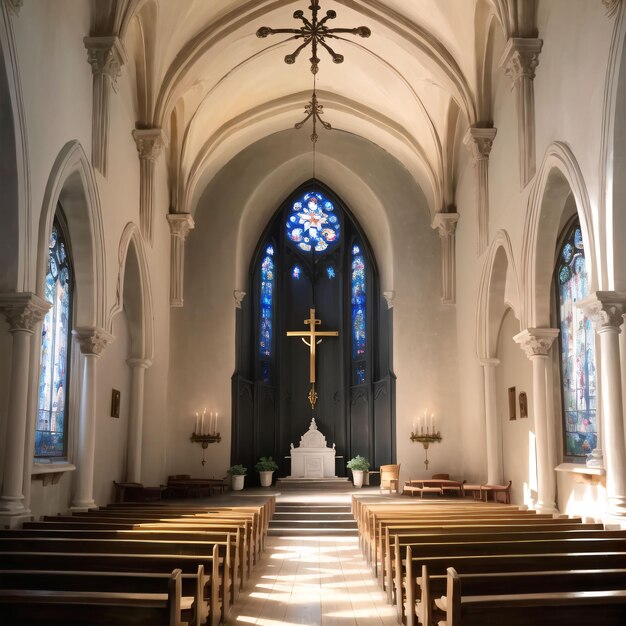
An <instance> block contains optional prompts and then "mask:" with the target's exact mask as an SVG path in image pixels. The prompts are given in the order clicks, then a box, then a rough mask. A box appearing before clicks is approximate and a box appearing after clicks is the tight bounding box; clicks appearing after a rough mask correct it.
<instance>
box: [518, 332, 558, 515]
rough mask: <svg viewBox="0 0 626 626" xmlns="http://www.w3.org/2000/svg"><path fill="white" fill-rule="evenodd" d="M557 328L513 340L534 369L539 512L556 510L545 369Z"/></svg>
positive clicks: (520, 334)
mask: <svg viewBox="0 0 626 626" xmlns="http://www.w3.org/2000/svg"><path fill="white" fill-rule="evenodd" d="M558 335H559V330H558V329H557V328H528V329H527V330H524V331H522V332H521V333H519V334H517V335H515V337H513V339H514V341H515V342H516V343H519V344H520V346H521V348H522V349H523V350H524V352H525V353H526V356H527V357H528V358H529V359H530V362H531V363H532V366H533V416H534V420H535V441H536V443H537V483H538V487H537V491H538V493H537V504H536V505H535V507H536V509H537V510H538V511H543V512H548V513H551V512H554V511H556V510H557V509H556V477H555V475H554V467H553V466H551V465H550V458H551V456H552V455H551V453H550V441H551V438H550V436H549V433H548V407H547V402H548V392H547V369H548V366H549V359H548V356H549V353H550V348H551V346H552V343H553V342H554V340H555V339H556V338H557V337H558Z"/></svg>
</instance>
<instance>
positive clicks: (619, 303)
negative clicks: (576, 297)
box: [576, 291, 626, 332]
mask: <svg viewBox="0 0 626 626" xmlns="http://www.w3.org/2000/svg"><path fill="white" fill-rule="evenodd" d="M576 306H577V307H579V308H580V309H582V310H583V312H584V314H585V316H586V317H587V318H589V319H590V320H591V322H592V323H593V325H594V326H595V329H596V332H601V331H602V330H608V329H610V328H613V329H614V330H616V331H618V332H619V330H620V326H621V325H622V324H623V323H624V314H625V313H626V293H621V292H619V291H596V292H594V293H592V294H589V295H588V296H587V297H586V298H583V299H582V300H580V301H579V302H577V303H576Z"/></svg>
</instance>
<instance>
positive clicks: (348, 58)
mask: <svg viewBox="0 0 626 626" xmlns="http://www.w3.org/2000/svg"><path fill="white" fill-rule="evenodd" d="M95 2H96V10H95V12H94V15H95V19H94V24H93V27H92V31H93V32H92V34H94V35H116V36H118V37H119V38H120V40H121V42H122V44H123V46H124V48H125V50H126V54H127V56H128V62H127V64H126V65H127V67H126V68H125V71H128V72H129V73H130V76H131V79H132V81H133V84H134V85H136V94H135V95H136V102H135V105H136V115H137V121H136V123H137V127H139V128H151V127H156V128H163V129H164V130H165V132H166V134H167V136H168V137H169V152H168V163H169V168H170V173H171V176H170V180H171V183H172V188H173V189H172V205H173V207H174V210H177V211H189V212H193V210H194V206H193V205H194V202H195V199H197V197H198V196H199V194H200V193H201V191H202V188H204V186H206V184H207V183H208V181H210V179H211V178H212V177H213V176H214V175H215V174H216V173H217V172H218V171H219V170H220V169H221V168H222V167H223V166H224V165H225V164H226V163H227V162H228V161H229V160H230V159H231V158H233V157H234V156H235V155H237V154H238V153H239V152H240V151H241V150H243V149H244V148H245V147H246V146H248V145H250V144H251V143H253V142H255V141H257V140H259V139H262V138H264V137H266V136H268V135H270V134H273V133H276V132H278V131H282V130H286V129H290V128H293V125H294V124H295V123H296V122H298V121H300V120H301V119H302V118H303V117H304V112H303V111H304V106H305V104H306V103H307V102H308V101H309V99H310V97H311V91H312V74H311V72H310V71H309V63H308V58H309V56H310V53H309V52H310V50H304V51H303V52H302V53H301V54H300V57H299V58H298V60H297V61H296V63H295V64H294V65H286V64H285V63H284V61H283V58H284V56H285V55H286V54H288V53H291V52H292V51H293V50H294V48H295V47H296V45H297V42H295V41H293V40H290V39H289V35H273V36H270V37H268V38H265V39H260V38H258V37H257V36H256V31H257V29H258V28H259V27H260V26H271V27H274V28H296V27H299V25H300V22H299V21H298V20H295V19H294V18H293V12H294V11H295V10H298V9H300V10H303V11H304V13H305V15H310V11H309V5H310V0H219V1H218V0H176V1H172V0H95ZM329 9H332V10H335V11H336V12H337V18H336V19H334V20H333V21H332V26H333V27H334V26H337V27H356V26H361V25H365V26H368V27H369V28H370V29H371V31H372V34H371V37H369V38H368V39H362V38H359V37H353V36H350V35H347V36H346V37H345V40H339V41H337V40H334V41H332V42H331V43H332V46H333V48H334V49H335V50H336V51H337V52H340V53H341V54H343V55H344V56H345V61H344V63H342V64H334V63H333V62H332V60H331V58H330V56H329V55H328V54H326V52H325V51H324V50H322V51H321V53H320V58H321V63H320V71H319V73H318V75H317V93H318V98H319V101H320V103H321V104H323V106H324V111H325V115H324V118H325V119H327V121H329V122H330V123H332V125H333V128H335V129H338V130H341V131H346V132H349V133H353V134H356V135H359V136H362V137H364V138H366V139H368V140H369V141H371V142H373V143H374V144H376V145H378V146H380V147H381V148H382V149H383V150H385V151H387V152H389V153H390V154H392V155H393V156H395V157H396V158H397V159H398V160H399V161H400V162H401V163H403V164H404V166H405V167H406V168H407V169H408V170H409V172H410V173H411V174H412V176H413V177H414V179H415V180H416V182H417V183H418V184H419V186H420V187H421V188H422V190H423V191H424V194H425V196H426V198H427V200H428V203H429V207H430V210H431V212H432V213H435V212H438V211H445V210H446V209H447V207H449V206H450V205H454V186H455V181H454V176H455V161H456V151H458V150H459V145H460V143H461V139H462V136H463V133H464V132H465V130H466V129H467V128H468V127H469V126H490V125H491V124H492V120H491V94H490V79H489V75H490V72H491V69H492V66H493V63H494V61H495V63H497V62H498V59H495V60H494V58H493V55H494V50H493V48H494V46H493V39H494V33H496V32H497V36H498V37H500V38H501V39H507V38H508V37H510V36H527V35H531V36H532V34H533V33H532V29H533V24H534V13H535V0H475V1H472V0H413V1H410V2H409V1H407V0H321V2H320V15H321V16H323V15H324V14H325V12H326V11H327V10H329ZM293 132H301V133H307V134H308V133H309V132H310V131H309V130H307V129H303V130H301V131H295V130H294V131H293ZM322 132H333V131H322ZM320 141H323V136H321V139H320ZM303 146H306V143H305V142H303ZM303 149H304V148H303Z"/></svg>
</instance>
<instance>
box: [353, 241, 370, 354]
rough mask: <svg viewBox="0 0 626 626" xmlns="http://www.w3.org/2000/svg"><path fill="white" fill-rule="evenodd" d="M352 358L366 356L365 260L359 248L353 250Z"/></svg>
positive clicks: (355, 247)
mask: <svg viewBox="0 0 626 626" xmlns="http://www.w3.org/2000/svg"><path fill="white" fill-rule="evenodd" d="M351 291H352V357H353V358H360V357H363V356H365V339H366V304H367V302H366V290H365V259H364V258H363V255H362V254H361V253H360V249H359V247H358V246H354V247H353V248H352V274H351Z"/></svg>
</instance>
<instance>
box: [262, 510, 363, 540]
mask: <svg viewBox="0 0 626 626" xmlns="http://www.w3.org/2000/svg"><path fill="white" fill-rule="evenodd" d="M269 534H270V535H272V536H279V535H280V536H300V537H315V536H331V537H332V536H334V537H352V536H356V535H357V525H356V521H355V519H354V518H353V517H352V514H351V513H350V505H318V506H316V505H309V504H302V505H300V504H297V503H292V504H277V505H276V511H275V512H274V515H273V517H272V519H271V520H270V527H269Z"/></svg>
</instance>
